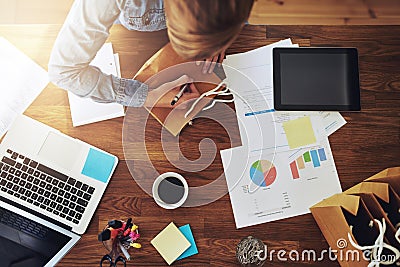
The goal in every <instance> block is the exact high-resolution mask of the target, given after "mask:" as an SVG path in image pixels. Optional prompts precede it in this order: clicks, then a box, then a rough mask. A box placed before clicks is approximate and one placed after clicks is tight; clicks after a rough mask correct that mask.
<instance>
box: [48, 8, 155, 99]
mask: <svg viewBox="0 0 400 267" xmlns="http://www.w3.org/2000/svg"><path fill="white" fill-rule="evenodd" d="M123 4H125V1H124V0H76V1H75V2H74V4H73V5H72V8H71V10H70V12H69V14H68V16H67V19H66V21H65V23H64V25H63V27H62V28H61V30H60V32H59V34H58V37H57V39H56V41H55V44H54V47H53V50H52V53H51V56H50V61H49V66H48V69H49V78H50V81H51V82H53V83H54V84H56V85H57V86H59V87H61V88H64V89H66V90H68V91H71V92H73V93H74V94H76V95H78V96H81V97H90V98H91V99H93V100H95V101H97V102H104V103H107V102H117V103H120V104H122V105H127V106H128V105H129V106H141V105H143V103H144V101H145V99H146V96H147V91H148V87H147V85H145V84H143V83H141V82H139V81H135V80H132V79H124V78H118V77H116V76H113V75H106V74H104V73H103V72H101V70H100V69H99V68H97V67H94V66H90V65H89V64H90V62H91V61H92V60H93V58H94V57H95V55H96V53H97V51H98V50H99V49H100V48H101V47H102V45H103V44H104V43H105V41H106V39H107V37H108V36H109V30H110V28H111V26H112V25H113V23H114V21H115V20H116V19H117V18H118V16H119V14H120V11H121V8H122V7H121V5H123Z"/></svg>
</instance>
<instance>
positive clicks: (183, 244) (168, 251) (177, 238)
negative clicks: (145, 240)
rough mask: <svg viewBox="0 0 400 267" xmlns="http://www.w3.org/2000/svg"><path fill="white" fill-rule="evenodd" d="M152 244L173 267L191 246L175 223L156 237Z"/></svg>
mask: <svg viewBox="0 0 400 267" xmlns="http://www.w3.org/2000/svg"><path fill="white" fill-rule="evenodd" d="M150 243H151V244H152V245H153V246H154V247H155V248H156V249H157V251H158V252H159V253H160V254H161V256H162V257H163V258H164V260H165V261H166V262H167V263H168V265H171V263H173V262H174V261H175V260H176V259H177V258H178V257H179V256H180V255H182V253H183V252H185V250H187V249H188V248H189V247H190V246H191V244H190V242H189V241H188V240H187V239H186V237H185V236H184V235H183V234H182V232H181V231H179V229H178V227H176V225H175V224H174V223H173V222H171V223H170V224H169V225H168V226H167V227H165V228H164V230H162V231H161V232H160V233H159V234H158V235H157V236H156V237H154V238H153V240H151V241H150Z"/></svg>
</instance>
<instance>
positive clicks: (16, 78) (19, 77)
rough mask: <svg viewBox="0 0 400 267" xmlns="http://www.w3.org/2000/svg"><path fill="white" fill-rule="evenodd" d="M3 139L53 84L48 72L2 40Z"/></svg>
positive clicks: (0, 98)
mask: <svg viewBox="0 0 400 267" xmlns="http://www.w3.org/2000/svg"><path fill="white" fill-rule="evenodd" d="M0 62H1V63H0V79H1V83H2V85H1V88H0V137H2V136H3V134H4V133H5V132H6V131H7V130H8V129H9V127H10V125H11V123H12V122H13V121H14V119H15V118H16V116H17V115H19V114H22V113H23V112H24V111H25V110H26V109H27V108H28V106H29V105H30V104H31V103H32V102H33V100H34V99H35V98H36V97H37V96H38V95H39V94H40V93H41V92H42V90H43V89H44V88H45V87H46V85H47V84H48V83H49V79H48V75H47V72H46V71H45V70H44V69H43V68H42V67H40V66H39V65H38V64H36V63H35V62H34V61H33V60H32V59H30V58H29V57H27V56H26V55H25V54H24V53H22V52H21V51H20V50H18V49H17V48H16V47H15V46H13V45H12V44H11V43H10V42H9V41H7V40H6V39H5V38H3V37H0Z"/></svg>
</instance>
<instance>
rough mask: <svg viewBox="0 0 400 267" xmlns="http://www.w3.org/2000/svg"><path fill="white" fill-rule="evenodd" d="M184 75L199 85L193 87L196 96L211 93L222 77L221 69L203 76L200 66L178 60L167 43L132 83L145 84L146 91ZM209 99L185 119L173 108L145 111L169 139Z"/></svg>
mask: <svg viewBox="0 0 400 267" xmlns="http://www.w3.org/2000/svg"><path fill="white" fill-rule="evenodd" d="M184 74H186V75H188V76H189V77H191V78H193V79H194V81H199V82H195V83H194V84H195V86H196V88H197V90H198V91H199V93H200V94H202V93H205V92H208V91H210V90H212V89H214V88H215V87H216V86H217V85H218V84H219V83H220V82H221V81H222V80H224V79H225V77H226V76H225V72H224V70H223V67H222V66H221V67H215V69H214V72H212V73H206V74H203V73H202V69H201V66H197V65H196V64H195V62H188V61H187V60H184V59H183V58H181V57H180V56H178V55H177V54H176V52H175V51H174V49H173V48H172V46H171V44H170V43H168V44H166V45H165V46H164V47H162V48H161V49H160V50H159V51H158V52H157V53H155V54H154V55H153V56H152V57H151V58H150V59H149V60H148V61H147V62H146V63H145V64H144V65H143V66H142V68H141V69H140V70H139V71H138V72H137V73H136V75H135V76H134V79H135V80H138V81H141V82H144V83H146V84H148V85H149V87H150V88H157V87H158V86H159V85H161V84H163V83H166V82H170V81H172V80H175V79H177V78H179V77H181V76H182V75H184ZM212 98H213V97H211V96H210V97H206V98H204V99H202V100H201V101H200V102H199V103H198V104H197V105H196V107H195V108H194V110H193V111H192V112H191V113H190V114H189V116H187V117H185V113H186V111H187V110H186V109H174V107H175V106H171V107H167V108H165V107H157V104H156V105H155V106H154V107H153V108H151V109H149V108H146V109H147V110H148V111H149V112H150V114H151V115H152V116H153V117H154V118H155V119H156V120H157V121H158V122H160V123H161V125H163V126H164V127H165V128H166V129H167V130H168V131H169V132H170V133H171V134H172V135H174V136H176V135H178V134H179V132H180V131H181V130H182V129H183V127H184V126H185V125H186V124H188V123H189V122H190V121H191V120H193V118H194V117H195V116H196V115H197V114H198V113H199V112H200V111H201V110H202V109H203V108H204V107H206V106H207V105H208V104H209V103H210V101H211V100H212ZM171 100H172V99H170V100H169V102H171Z"/></svg>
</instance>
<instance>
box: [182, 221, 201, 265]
mask: <svg viewBox="0 0 400 267" xmlns="http://www.w3.org/2000/svg"><path fill="white" fill-rule="evenodd" d="M179 231H181V233H182V234H183V235H184V236H185V237H186V239H187V240H188V241H189V242H190V247H189V248H188V249H187V250H185V252H183V253H182V255H180V256H179V257H178V258H177V259H176V260H181V259H184V258H187V257H189V256H192V255H194V254H197V253H199V251H198V250H197V246H196V242H194V237H193V234H192V230H191V229H190V225H189V224H186V225H183V226H181V227H179Z"/></svg>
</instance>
